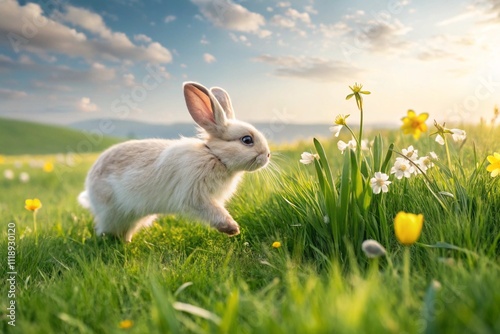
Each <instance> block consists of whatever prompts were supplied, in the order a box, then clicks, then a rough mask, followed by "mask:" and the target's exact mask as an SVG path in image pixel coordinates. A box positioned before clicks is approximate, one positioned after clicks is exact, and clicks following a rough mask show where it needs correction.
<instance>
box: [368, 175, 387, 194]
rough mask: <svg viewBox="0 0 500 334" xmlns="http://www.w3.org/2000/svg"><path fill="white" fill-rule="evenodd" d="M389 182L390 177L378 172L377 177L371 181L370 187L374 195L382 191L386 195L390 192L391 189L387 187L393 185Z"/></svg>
mask: <svg viewBox="0 0 500 334" xmlns="http://www.w3.org/2000/svg"><path fill="white" fill-rule="evenodd" d="M388 180H389V175H387V174H385V173H382V172H376V173H375V177H372V178H371V180H370V186H371V187H372V190H373V193H374V194H380V191H382V192H384V193H386V192H388V191H389V188H388V187H387V186H388V185H389V184H391V183H392V182H391V181H388Z"/></svg>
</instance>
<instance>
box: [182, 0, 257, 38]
mask: <svg viewBox="0 0 500 334" xmlns="http://www.w3.org/2000/svg"><path fill="white" fill-rule="evenodd" d="M191 2H192V3H194V4H195V5H197V6H198V8H199V10H200V12H201V14H202V15H203V17H204V18H205V19H207V20H208V21H210V22H211V23H212V24H213V25H215V26H216V27H220V28H224V29H228V30H235V31H242V32H252V33H258V32H259V30H260V28H261V26H263V25H265V19H264V16H262V15H261V14H258V13H254V12H251V11H249V10H248V9H246V8H245V7H243V6H242V5H240V4H236V3H234V2H233V1H231V0H191Z"/></svg>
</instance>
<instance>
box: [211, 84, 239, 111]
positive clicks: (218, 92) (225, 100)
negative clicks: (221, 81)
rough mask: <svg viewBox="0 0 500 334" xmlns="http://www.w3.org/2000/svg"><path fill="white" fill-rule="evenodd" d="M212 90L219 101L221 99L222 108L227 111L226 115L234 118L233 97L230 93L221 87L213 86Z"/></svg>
mask: <svg viewBox="0 0 500 334" xmlns="http://www.w3.org/2000/svg"><path fill="white" fill-rule="evenodd" d="M210 92H212V94H213V95H214V96H215V98H216V99H217V101H219V103H220V105H221V107H222V109H224V112H225V113H226V117H227V118H229V119H234V118H235V115H234V110H233V105H232V104H231V99H230V98H229V94H228V93H227V92H226V91H225V90H224V89H222V88H220V87H212V88H210Z"/></svg>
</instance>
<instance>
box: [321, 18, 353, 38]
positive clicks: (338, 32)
mask: <svg viewBox="0 0 500 334" xmlns="http://www.w3.org/2000/svg"><path fill="white" fill-rule="evenodd" d="M317 31H318V32H319V33H321V34H322V35H323V36H324V37H325V38H327V39H331V38H334V37H338V36H342V35H344V34H347V33H349V32H351V31H352V28H351V27H349V26H348V25H347V24H346V23H345V22H337V23H335V24H323V23H321V24H320V25H319V27H318V30H317Z"/></svg>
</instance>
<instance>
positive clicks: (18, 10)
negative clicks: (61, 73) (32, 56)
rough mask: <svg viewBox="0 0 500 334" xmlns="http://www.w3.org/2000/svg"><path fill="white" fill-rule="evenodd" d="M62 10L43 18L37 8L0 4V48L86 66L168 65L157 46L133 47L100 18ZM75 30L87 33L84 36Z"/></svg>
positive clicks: (78, 10)
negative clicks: (75, 59)
mask: <svg viewBox="0 0 500 334" xmlns="http://www.w3.org/2000/svg"><path fill="white" fill-rule="evenodd" d="M63 8H64V11H63V12H59V11H57V12H55V13H54V14H53V15H52V16H51V17H47V16H46V15H45V14H44V12H43V10H42V8H41V7H40V5H38V4H34V3H27V4H25V5H24V6H21V5H20V4H18V3H17V2H16V1H13V0H4V1H0V12H1V13H2V19H1V20H0V45H2V46H5V45H7V46H9V47H11V48H13V49H14V51H16V52H18V51H21V50H22V51H27V52H32V53H36V54H37V55H39V56H40V57H50V54H53V53H57V54H63V55H66V56H70V57H82V58H84V59H85V60H87V61H90V62H91V61H94V60H96V59H104V60H114V61H126V60H131V61H145V62H152V63H168V62H171V61H172V55H171V54H170V51H169V50H168V49H166V48H165V47H163V46H162V45H160V44H159V43H151V44H149V45H148V46H147V47H146V46H137V45H135V44H133V43H132V42H131V41H130V39H129V38H128V37H127V35H125V34H124V33H121V32H113V31H112V30H111V29H109V28H108V27H107V26H106V24H105V22H104V20H103V19H102V17H101V16H100V15H98V14H96V13H93V12H91V11H89V10H86V9H82V8H78V7H74V6H64V7H63ZM27 18H29V19H27ZM20 22H27V23H25V24H20ZM65 23H66V24H70V25H72V26H73V27H74V28H72V27H70V26H67V25H65ZM30 24H31V26H32V27H35V28H34V29H33V30H30V32H29V33H28V32H27V29H26V28H25V26H26V25H30ZM77 29H83V30H85V31H87V32H88V35H87V34H85V33H84V32H82V31H78V30H77Z"/></svg>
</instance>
